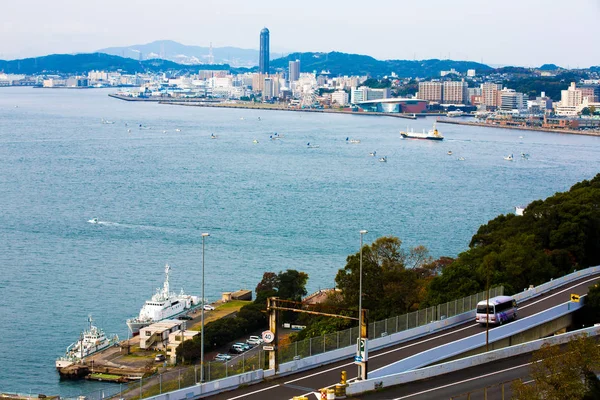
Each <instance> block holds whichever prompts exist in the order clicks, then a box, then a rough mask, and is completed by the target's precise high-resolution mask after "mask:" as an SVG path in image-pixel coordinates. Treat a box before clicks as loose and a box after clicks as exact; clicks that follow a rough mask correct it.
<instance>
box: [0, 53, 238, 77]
mask: <svg viewBox="0 0 600 400" xmlns="http://www.w3.org/2000/svg"><path fill="white" fill-rule="evenodd" d="M203 69H223V70H228V69H230V67H229V65H226V64H222V65H208V64H206V65H182V64H177V63H174V62H172V61H167V60H160V59H153V60H145V61H137V60H133V59H131V58H123V57H119V56H113V55H109V54H104V53H91V54H52V55H49V56H44V57H35V58H25V59H22V60H12V61H2V60H0V71H4V72H5V73H9V74H28V75H29V74H39V73H65V74H66V73H69V74H85V73H87V72H88V71H93V70H99V71H117V70H121V71H122V72H123V73H129V74H134V73H138V72H140V73H143V72H164V71H177V72H178V73H185V72H189V73H197V72H198V71H199V70H203Z"/></svg>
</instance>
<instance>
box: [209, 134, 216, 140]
mask: <svg viewBox="0 0 600 400" xmlns="http://www.w3.org/2000/svg"><path fill="white" fill-rule="evenodd" d="M210 138H211V139H216V138H218V136H217V135H215V134H214V133H211V134H210Z"/></svg>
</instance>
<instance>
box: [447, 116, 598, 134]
mask: <svg viewBox="0 0 600 400" xmlns="http://www.w3.org/2000/svg"><path fill="white" fill-rule="evenodd" d="M437 122H438V123H442V124H453V125H467V126H479V127H484V128H503V129H517V130H521V131H536V132H553V133H568V134H573V135H587V136H600V131H580V130H575V129H555V128H542V127H533V126H515V125H494V124H486V123H485V122H467V121H456V120H447V119H439V118H438V120H437Z"/></svg>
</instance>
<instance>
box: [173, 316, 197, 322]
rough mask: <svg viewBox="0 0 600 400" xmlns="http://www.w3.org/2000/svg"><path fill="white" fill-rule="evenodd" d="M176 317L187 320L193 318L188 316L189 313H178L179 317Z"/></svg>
mask: <svg viewBox="0 0 600 400" xmlns="http://www.w3.org/2000/svg"><path fill="white" fill-rule="evenodd" d="M177 319H180V320H185V321H189V320H191V319H193V318H192V317H190V316H189V315H180V316H179V317H177Z"/></svg>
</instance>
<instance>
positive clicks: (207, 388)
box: [148, 369, 264, 400]
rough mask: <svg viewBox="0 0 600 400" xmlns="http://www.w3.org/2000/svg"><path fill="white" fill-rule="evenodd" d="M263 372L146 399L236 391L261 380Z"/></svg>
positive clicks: (181, 399) (176, 398) (180, 398)
mask: <svg viewBox="0 0 600 400" xmlns="http://www.w3.org/2000/svg"><path fill="white" fill-rule="evenodd" d="M263 377H264V374H263V370H262V369H260V370H257V371H252V372H245V373H243V374H239V375H234V376H230V377H228V378H223V379H219V380H216V381H210V382H206V383H201V384H196V385H194V386H189V387H187V388H184V389H179V390H174V391H172V392H168V393H163V394H160V395H157V396H152V397H148V399H151V400H184V399H190V398H202V397H206V396H211V395H214V394H217V393H220V392H224V391H227V390H232V389H236V388H237V387H239V386H240V385H250V384H252V383H258V382H260V381H262V380H263Z"/></svg>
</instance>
